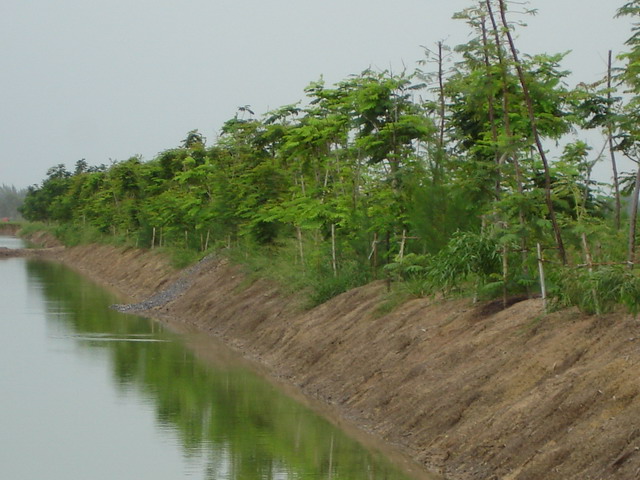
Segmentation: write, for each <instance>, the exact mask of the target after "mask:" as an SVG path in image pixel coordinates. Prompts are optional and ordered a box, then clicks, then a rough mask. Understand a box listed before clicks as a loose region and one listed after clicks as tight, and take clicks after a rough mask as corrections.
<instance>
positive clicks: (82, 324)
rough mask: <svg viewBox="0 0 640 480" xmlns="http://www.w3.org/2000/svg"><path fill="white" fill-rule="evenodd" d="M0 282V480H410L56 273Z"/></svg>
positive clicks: (43, 265)
mask: <svg viewBox="0 0 640 480" xmlns="http://www.w3.org/2000/svg"><path fill="white" fill-rule="evenodd" d="M0 243H1V242H0ZM0 279H1V281H2V288H1V289H0V302H2V305H3V307H2V315H1V316H0V339H1V341H2V344H3V348H1V349H0V365H2V368H1V369H0V445H1V448H0V478H6V479H16V480H36V479H44V478H46V479H48V480H57V479H65V480H69V479H90V480H100V479H118V480H126V479H131V480H134V479H135V480H141V479H153V480H162V479H167V480H169V479H183V478H185V479H186V478H189V479H216V480H223V479H234V480H236V479H237V480H245V479H246V480H250V479H251V480H253V479H255V480H258V479H260V480H262V479H279V480H285V479H286V480H289V479H349V480H358V479H379V480H382V479H399V480H400V479H409V478H415V477H409V476H407V474H405V473H403V472H401V471H400V470H399V469H398V468H397V467H396V466H394V465H393V464H391V463H390V461H389V460H387V459H386V458H385V457H384V456H383V455H381V454H379V453H376V452H371V451H368V450H366V449H365V448H364V447H363V446H361V444H359V443H358V442H356V441H355V440H353V439H351V438H350V437H349V436H347V435H346V434H344V433H342V432H341V431H340V430H338V429H336V428H335V427H334V426H333V425H332V424H331V423H329V422H328V421H327V420H325V419H324V418H323V417H321V416H319V415H317V414H316V413H314V412H313V411H311V410H310V409H308V408H307V407H305V406H303V405H301V404H300V403H297V402H296V401H294V400H292V399H291V398H289V397H287V396H286V395H284V394H283V393H282V392H280V391H279V390H278V389H277V388H275V387H274V386H273V385H272V384H270V383H268V382H266V381H265V380H264V379H262V378H260V377H259V376H258V375H257V374H255V373H254V372H253V371H251V370H250V369H247V368H246V367H244V366H242V362H238V361H234V360H233V355H231V354H230V353H229V352H227V351H225V350H224V348H223V347H221V346H216V345H215V344H214V343H211V345H208V346H207V347H206V348H204V349H203V347H202V345H201V344H200V346H199V350H198V351H199V352H201V354H199V355H198V356H196V355H195V354H194V353H192V350H190V349H188V348H186V347H185V345H184V342H185V339H186V338H187V337H183V336H178V335H175V334H172V333H170V332H168V331H166V330H164V329H162V328H160V327H159V326H158V325H157V324H156V323H154V322H152V321H150V320H147V319H143V318H140V317H136V316H131V315H124V314H120V313H117V312H115V311H112V310H109V309H108V308H107V307H108V305H109V304H111V303H115V302H116V301H117V299H115V298H112V297H111V296H110V295H109V294H107V293H106V292H105V291H104V290H102V289H100V288H98V287H96V286H95V285H93V284H91V283H89V282H87V281H86V280H85V279H83V278H81V277H79V276H78V275H76V274H75V273H73V272H72V271H70V270H68V269H66V268H64V267H63V266H61V265H57V264H53V263H47V262H42V261H36V260H27V259H21V258H14V259H7V260H2V261H0ZM202 352H204V353H205V355H202ZM204 357H206V359H203V358H204ZM421 475H422V474H421Z"/></svg>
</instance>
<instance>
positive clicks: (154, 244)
mask: <svg viewBox="0 0 640 480" xmlns="http://www.w3.org/2000/svg"><path fill="white" fill-rule="evenodd" d="M155 246H156V227H153V234H152V235H151V250H153V248H154V247H155Z"/></svg>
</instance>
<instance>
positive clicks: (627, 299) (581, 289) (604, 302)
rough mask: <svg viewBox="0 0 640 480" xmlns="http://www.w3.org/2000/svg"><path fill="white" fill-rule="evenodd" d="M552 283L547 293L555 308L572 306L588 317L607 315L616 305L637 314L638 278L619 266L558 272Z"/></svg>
mask: <svg viewBox="0 0 640 480" xmlns="http://www.w3.org/2000/svg"><path fill="white" fill-rule="evenodd" d="M555 282H556V288H555V289H554V290H553V291H552V292H551V294H552V296H553V298H555V300H556V302H557V305H558V306H561V307H567V306H576V307H578V308H579V309H580V311H582V312H584V313H588V314H603V313H609V312H611V311H613V310H614V309H615V307H616V306H617V305H623V306H624V307H625V308H626V310H627V311H628V312H630V313H633V314H634V315H635V314H637V313H638V312H639V311H640V277H638V275H636V274H634V273H633V272H631V271H630V270H628V269H626V268H624V267H622V266H605V267H600V268H598V269H594V270H593V271H589V270H588V269H586V268H582V269H579V270H569V269H566V270H561V271H559V272H557V278H556V279H555Z"/></svg>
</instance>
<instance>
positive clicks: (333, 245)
mask: <svg viewBox="0 0 640 480" xmlns="http://www.w3.org/2000/svg"><path fill="white" fill-rule="evenodd" d="M331 264H332V266H333V276H334V277H337V276H338V262H337V261H336V224H335V223H332V224H331Z"/></svg>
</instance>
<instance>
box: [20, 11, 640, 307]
mask: <svg viewBox="0 0 640 480" xmlns="http://www.w3.org/2000/svg"><path fill="white" fill-rule="evenodd" d="M619 14H620V15H628V16H631V17H632V18H633V19H634V20H636V21H637V19H638V18H640V2H639V1H634V2H629V3H627V4H625V5H624V6H623V7H621V8H620V10H619ZM457 17H458V18H460V19H462V20H464V21H466V22H467V24H468V25H469V26H470V29H471V32H472V33H473V35H472V38H471V40H470V41H469V42H468V43H466V44H464V45H459V46H457V47H456V48H455V49H453V50H451V49H449V48H447V47H446V46H445V45H443V44H442V43H439V44H437V45H436V46H435V47H434V49H433V51H427V57H426V60H425V61H424V62H423V64H422V65H421V66H420V68H418V69H417V70H416V71H415V72H413V73H411V74H407V73H402V74H391V73H389V72H374V71H371V70H367V71H364V72H362V73H361V74H359V75H353V76H351V77H349V78H347V79H346V80H344V81H342V82H339V83H338V84H336V85H333V86H330V87H328V86H327V85H325V84H324V83H323V82H322V81H318V82H313V83H311V84H310V85H309V86H308V87H307V89H306V95H307V101H306V102H305V103H299V104H295V105H287V106H284V107H281V108H279V109H276V110H274V111H271V112H268V113H267V114H265V115H263V116H262V117H259V118H258V117H256V116H255V114H254V112H252V111H251V109H250V107H249V106H245V107H241V108H239V109H238V112H237V114H236V115H235V116H234V117H233V118H232V119H230V120H229V121H227V122H226V123H225V124H224V126H223V127H222V129H221V132H220V135H219V137H218V138H217V139H216V140H215V142H214V143H213V144H211V145H207V143H206V139H205V138H204V137H203V136H202V135H201V134H200V133H199V132H198V131H197V130H194V131H191V132H189V133H188V135H187V136H186V138H185V139H184V141H183V142H182V144H181V145H180V146H179V147H177V148H172V149H169V150H166V151H164V152H162V153H160V154H159V155H158V156H157V157H156V158H154V159H152V160H150V161H143V160H142V159H141V158H138V157H132V158H130V159H128V160H126V161H121V162H114V163H113V164H112V165H110V166H108V167H106V166H101V167H89V166H88V165H87V164H86V162H84V161H83V160H81V161H79V162H77V163H76V165H75V169H74V170H72V171H69V170H67V169H66V167H65V166H64V165H58V166H55V167H53V168H51V169H50V170H49V172H48V173H47V178H46V179H45V180H44V181H43V182H42V184H41V185H40V186H37V187H32V188H31V189H30V191H29V193H28V195H27V198H26V201H25V204H24V207H23V209H22V212H23V214H24V216H25V218H27V219H30V220H42V221H46V222H59V223H61V224H63V225H66V226H71V230H72V231H73V232H80V231H86V229H92V230H94V231H98V232H101V233H102V234H108V235H110V236H112V237H117V238H122V239H124V240H125V241H128V242H130V243H132V244H135V245H138V246H140V247H148V248H153V247H157V246H173V247H179V248H182V249H186V250H191V251H194V252H195V251H205V250H208V249H210V248H212V247H215V248H221V247H226V248H231V249H232V250H234V251H236V252H237V251H243V252H245V253H244V258H245V259H247V258H249V256H250V254H249V253H248V252H250V251H253V252H254V253H255V252H256V251H259V252H262V253H261V255H262V256H263V257H264V258H266V261H265V262H264V263H266V264H269V265H270V268H271V269H274V268H275V267H274V266H275V265H276V264H278V262H279V261H280V260H281V259H285V260H286V261H285V262H284V263H287V264H288V266H289V267H288V268H289V269H290V270H293V271H296V272H298V275H299V277H300V278H304V279H306V280H305V281H304V282H302V283H301V288H311V290H313V292H314V294H313V295H314V297H315V299H316V301H321V300H323V299H325V298H327V297H329V296H331V295H334V294H335V293H337V292H339V291H342V290H344V289H345V288H348V287H350V286H353V285H357V284H360V283H363V282H365V281H368V280H370V279H371V278H375V277H378V278H382V277H384V278H387V279H393V280H402V281H403V285H404V286H405V287H406V288H407V289H409V290H410V291H411V292H412V293H415V294H430V293H436V292H444V293H445V294H452V293H455V292H459V291H465V290H471V291H473V294H474V295H476V296H477V295H483V296H488V297H492V296H500V295H501V296H502V297H503V299H504V301H505V303H506V302H507V297H508V296H509V295H512V294H527V295H534V294H540V293H545V294H547V293H548V294H549V295H552V296H554V298H556V300H557V301H559V302H560V303H561V304H577V305H578V306H579V307H580V308H582V309H583V310H585V311H590V312H604V311H607V310H610V309H611V308H614V306H615V305H616V304H620V303H622V304H625V305H626V306H627V307H628V308H629V309H631V310H635V309H637V306H638V302H639V301H640V300H638V299H639V298H640V281H638V276H637V269H635V268H634V267H635V263H636V260H635V258H636V257H635V254H636V237H637V235H636V227H635V226H636V223H637V220H636V217H637V197H638V191H639V190H640V170H638V172H631V173H620V172H618V171H617V167H616V157H617V156H620V155H624V156H626V157H628V158H630V159H632V160H633V161H636V162H637V161H638V160H640V156H639V155H638V152H639V151H640V133H639V132H640V129H639V127H638V126H639V125H640V113H639V112H640V108H638V107H639V106H640V105H639V103H640V80H639V78H640V76H638V74H637V73H638V72H637V65H638V64H639V63H640V37H638V35H637V27H634V34H633V36H632V37H631V38H630V40H629V42H628V46H629V51H628V52H626V53H624V54H623V55H621V56H620V59H621V60H622V61H623V62H624V65H625V66H624V67H623V68H620V69H617V70H616V71H615V72H613V71H612V69H609V72H608V74H607V75H606V76H605V77H603V78H602V79H601V80H600V81H599V82H596V83H595V84H585V83H580V84H579V85H578V86H577V87H575V88H569V87H568V86H567V84H566V81H565V79H566V77H567V75H568V72H566V71H564V70H563V69H562V68H561V62H562V60H563V55H534V56H526V55H522V54H520V53H519V52H518V51H517V49H516V45H515V41H514V38H513V28H514V27H513V25H512V24H511V23H509V22H508V20H507V18H508V12H507V11H506V7H505V2H503V1H490V0H487V1H481V2H474V6H473V7H470V8H468V9H466V10H464V11H463V12H460V13H459V14H458V15H457ZM623 91H624V92H626V95H625V96H624V98H623V97H622V95H621V93H622V92H623ZM577 129H582V130H593V131H598V132H601V133H602V138H603V140H602V142H603V145H595V147H596V148H595V150H594V146H591V145H588V144H587V143H585V142H583V141H571V142H569V143H568V144H567V145H566V147H565V148H564V151H563V152H562V153H561V154H560V155H558V156H557V158H549V152H548V151H547V150H545V148H544V142H545V141H548V142H549V141H550V142H559V141H563V142H566V139H567V138H569V135H570V134H571V133H572V132H574V131H576V130H577ZM598 162H608V163H609V164H610V165H612V176H613V178H614V182H613V184H612V185H602V184H598V183H596V182H594V181H593V179H592V171H593V168H594V165H595V164H596V163H598ZM625 195H626V196H627V197H628V198H630V199H631V202H630V208H629V211H630V212H631V214H630V215H628V214H627V213H626V211H625V209H623V208H621V205H622V203H623V201H624V198H625ZM265 252H266V253H265ZM545 269H546V271H547V284H544V283H543V282H542V277H543V275H542V274H543V273H544V271H545ZM547 290H548V291H547ZM541 291H542V292H541Z"/></svg>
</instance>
